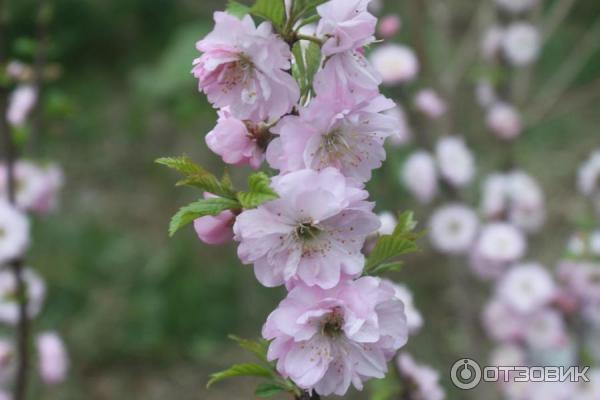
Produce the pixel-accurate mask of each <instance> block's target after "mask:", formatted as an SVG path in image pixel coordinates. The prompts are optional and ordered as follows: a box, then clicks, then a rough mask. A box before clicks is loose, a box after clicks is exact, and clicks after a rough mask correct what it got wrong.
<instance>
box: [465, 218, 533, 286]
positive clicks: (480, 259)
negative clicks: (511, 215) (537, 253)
mask: <svg viewBox="0 0 600 400" xmlns="http://www.w3.org/2000/svg"><path fill="white" fill-rule="evenodd" d="M526 250H527V238H526V237H525V235H523V233H522V232H521V231H520V230H518V229H517V228H515V227H514V226H513V225H511V224H508V223H503V222H494V223H490V224H487V225H485V226H484V227H483V228H482V229H481V231H480V234H479V237H478V238H477V240H476V242H475V245H474V248H473V250H472V252H471V267H472V268H473V270H474V272H476V273H477V274H478V275H479V276H480V277H482V278H496V277H498V276H499V275H500V274H501V273H502V272H503V271H504V269H506V267H507V266H508V265H509V264H511V263H513V262H515V261H518V260H519V259H521V258H522V257H523V256H524V255H525V251H526Z"/></svg>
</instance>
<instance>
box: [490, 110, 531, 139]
mask: <svg viewBox="0 0 600 400" xmlns="http://www.w3.org/2000/svg"><path fill="white" fill-rule="evenodd" d="M486 122H487V126H488V128H489V129H490V130H491V131H492V132H493V133H494V134H495V135H496V136H498V137H499V138H500V139H506V140H510V139H514V138H516V137H517V136H519V135H520V134H521V131H522V130H523V125H522V121H521V115H520V114H519V112H518V111H517V110H516V109H515V108H514V107H513V106H511V105H510V104H506V103H496V104H494V105H493V106H492V107H490V110H489V111H488V114H487V117H486Z"/></svg>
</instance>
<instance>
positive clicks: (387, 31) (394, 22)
mask: <svg viewBox="0 0 600 400" xmlns="http://www.w3.org/2000/svg"><path fill="white" fill-rule="evenodd" d="M401 26H402V20H401V19H400V16H399V15H398V14H390V15H386V16H385V17H383V18H381V20H380V22H379V29H378V31H379V35H380V36H381V37H384V38H390V37H392V36H394V35H395V34H396V33H398V31H399V30H400V27H401Z"/></svg>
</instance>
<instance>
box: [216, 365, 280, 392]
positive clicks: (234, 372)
mask: <svg viewBox="0 0 600 400" xmlns="http://www.w3.org/2000/svg"><path fill="white" fill-rule="evenodd" d="M236 376H257V377H261V378H274V377H275V373H274V372H273V371H271V370H270V369H268V368H266V367H263V366H262V365H258V364H236V365H234V366H232V367H231V368H229V369H226V370H225V371H221V372H216V373H214V374H212V375H211V376H210V380H209V381H208V383H207V384H206V387H207V388H210V387H211V386H212V385H213V384H215V383H217V382H220V381H222V380H225V379H229V378H234V377H236Z"/></svg>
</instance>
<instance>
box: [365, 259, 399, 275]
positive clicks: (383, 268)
mask: <svg viewBox="0 0 600 400" xmlns="http://www.w3.org/2000/svg"><path fill="white" fill-rule="evenodd" d="M403 266H404V263H403V262H400V261H398V262H390V263H384V264H379V265H377V266H375V267H373V268H371V270H370V271H369V275H373V276H377V275H382V274H384V273H386V272H398V271H400V270H401V269H402V267H403Z"/></svg>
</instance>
